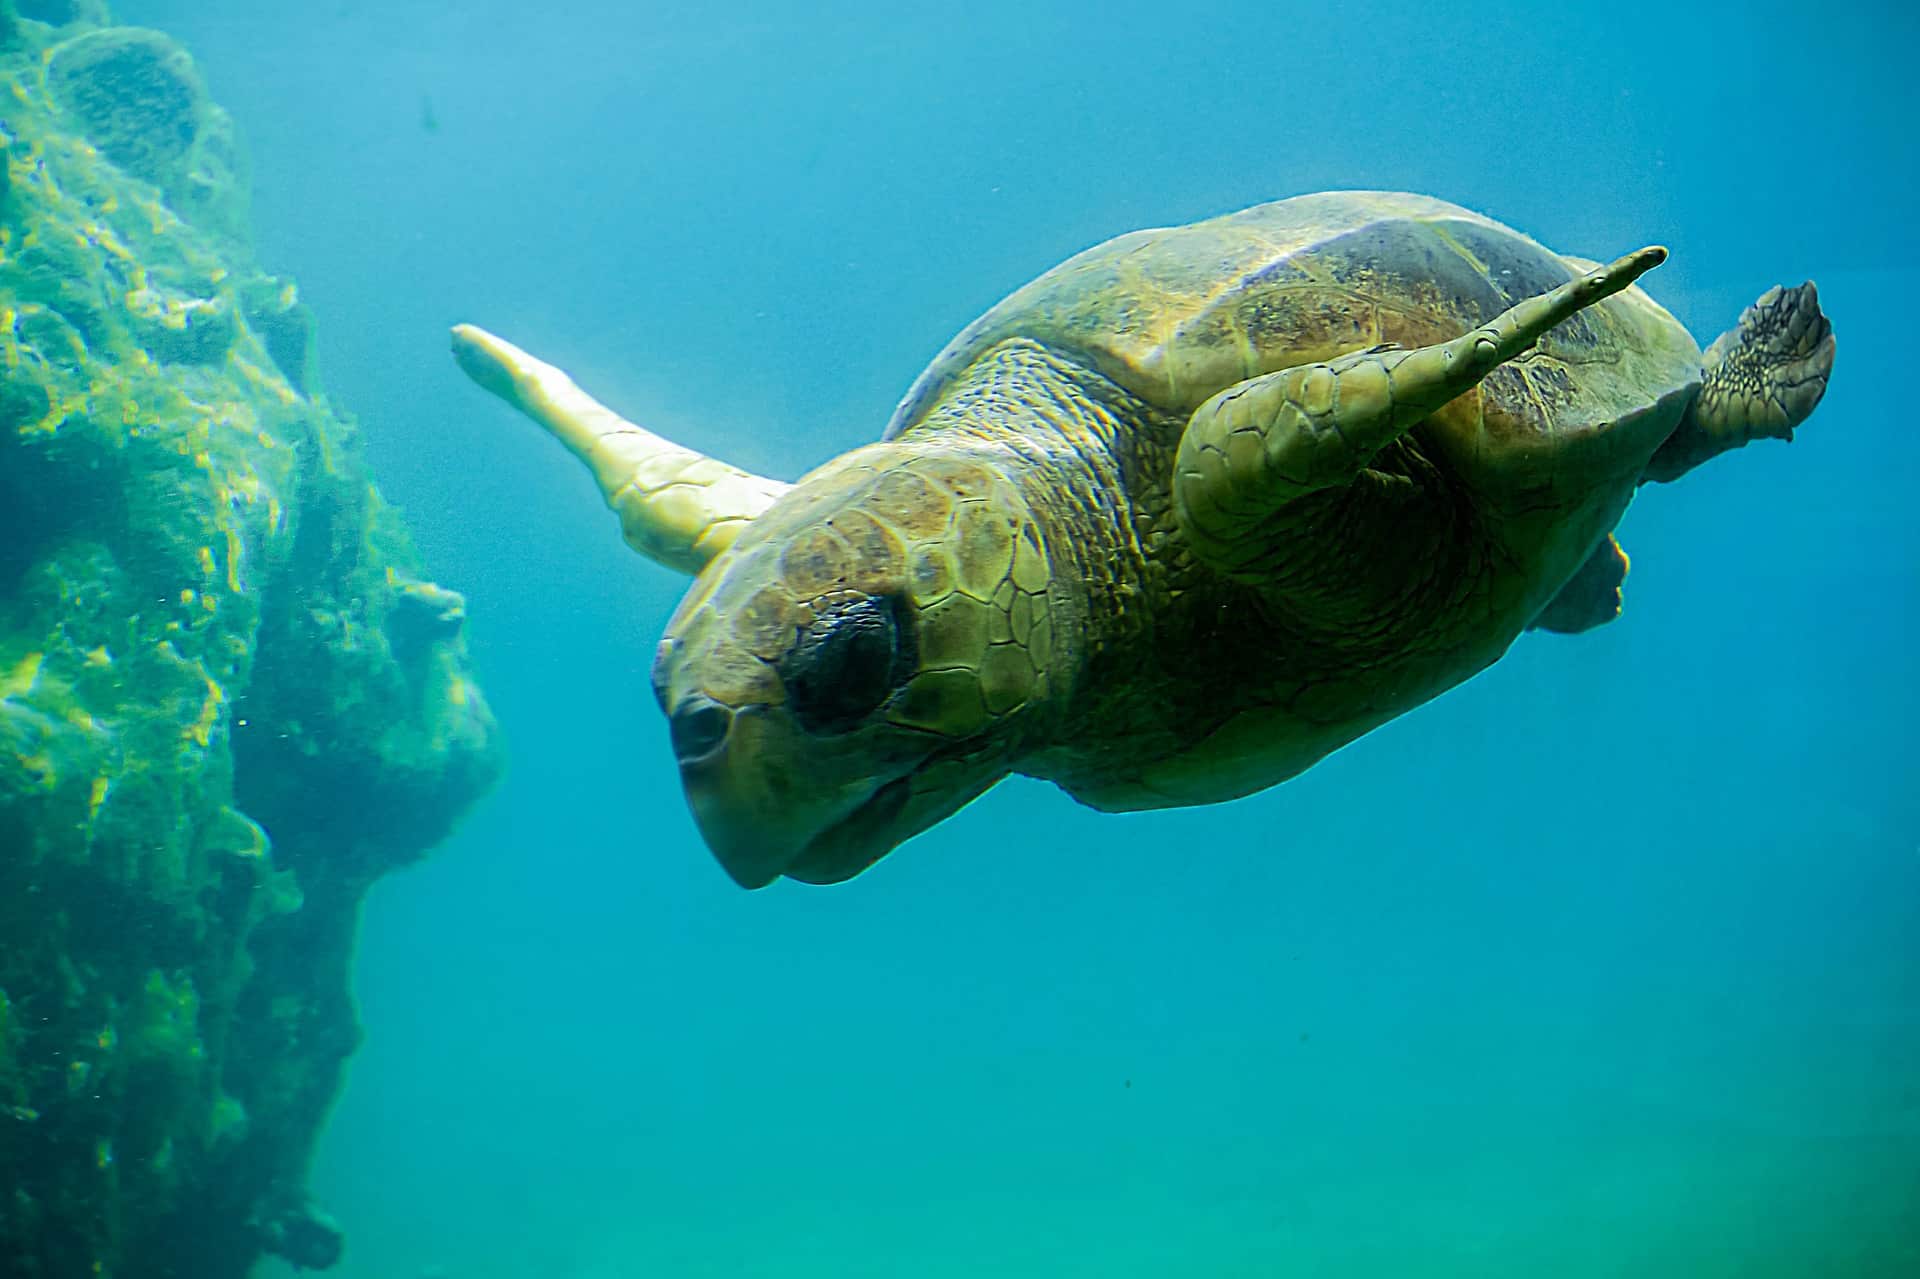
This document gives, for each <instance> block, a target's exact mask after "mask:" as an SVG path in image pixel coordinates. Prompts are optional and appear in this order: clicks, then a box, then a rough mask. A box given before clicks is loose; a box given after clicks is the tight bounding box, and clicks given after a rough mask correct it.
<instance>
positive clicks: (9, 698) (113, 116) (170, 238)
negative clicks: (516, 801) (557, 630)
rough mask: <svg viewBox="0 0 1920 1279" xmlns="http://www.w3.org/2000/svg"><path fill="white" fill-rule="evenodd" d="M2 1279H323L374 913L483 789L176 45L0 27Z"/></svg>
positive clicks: (89, 5)
mask: <svg viewBox="0 0 1920 1279" xmlns="http://www.w3.org/2000/svg"><path fill="white" fill-rule="evenodd" d="M0 94H3V95H5V96H6V97H7V98H8V99H9V100H7V101H6V102H5V103H4V110H0V161H3V162H4V163H0V173H4V182H0V1273H4V1274H6V1275H21V1276H35V1277H36V1279H65V1277H66V1276H81V1275H107V1276H120V1277H121V1279H149V1277H158V1276H182V1277H184V1276H194V1277H195V1279H225V1277H227V1276H235V1277H237V1276H240V1275H243V1274H244V1273H246V1271H247V1269H248V1268H249V1267H250V1266H251V1264H252V1263H253V1261H254V1260H255V1259H256V1258H257V1257H258V1256H259V1254H260V1252H261V1251H262V1250H263V1249H267V1248H271V1249H275V1250H278V1251H280V1252H282V1253H284V1254H287V1255H288V1256H289V1257H290V1258H291V1259H292V1260H294V1261H295V1262H296V1263H297V1264H300V1265H303V1266H308V1267H317V1266H321V1265H325V1264H328V1263H329V1262H330V1261H331V1260H332V1259H333V1258H334V1257H336V1256H337V1255H338V1253H339V1247H340V1232H339V1230H338V1229H337V1228H336V1227H335V1226H334V1225H333V1224H332V1223H331V1222H330V1221H329V1220H328V1219H327V1218H326V1216H325V1214H324V1213H323V1212H322V1211H320V1210H319V1209H318V1208H317V1207H315V1206H314V1205H312V1204H311V1203H310V1202H309V1201H308V1200H307V1197H306V1193H305V1189H304V1181H305V1172H306V1165H307V1161H308V1156H309V1153H310V1149H311V1146H312V1142H313V1139H314V1137H315V1134H316V1133H317V1131H318V1128H319V1126H320V1123H321V1121H322V1119H323V1117H324V1115H325V1113H326V1109H327V1107H328V1105H329V1104H330V1102H331V1100H332V1098H333V1096H334V1094H335V1091H336V1089H337V1087H338V1084H339V1079H340V1070H341V1066H342V1063H343V1062H344V1060H345V1058H346V1057H347V1055H348V1054H350V1053H351V1052H352V1051H353V1048H354V1046H355V1044H356V1042H357V1038H358V1034H359V1031H358V1027H357V1024H356V1022H355V1019H354V1015H353V1009H352V1005H351V1002H350V998H349V994H348V987H347V974H348V963H349V959H350V955H351V949H352V941H353V930H354V926H355V921H356V918H357V915H358V909H359V902H360V899H361V897H362V895H363V894H364V892H365V890H366V888H367V887H368V885H369V884H371V883H372V881H373V880H374V879H375V878H377V877H378V876H379V875H381V874H383V873H385V872H386V871H388V870H390V869H392V868H393V867H395V866H398V865H401V864H404V863H405V862H407V861H409V860H411V859H414V858H417V857H419V856H420V855H422V853H424V851H425V850H426V849H427V848H428V847H429V846H431V845H432V844H433V843H434V842H436V841H437V840H439V839H440V838H442V837H443V836H444V835H445V834H446V833H447V831H448V830H449V829H450V828H451V826H452V824H453V823H454V822H455V821H456V820H457V819H458V817H459V815H460V814H461V813H462V812H463V811H464V810H465V809H466V808H467V807H468V806H469V805H470V804H471V803H472V802H473V800H474V799H475V798H476V797H477V796H479V794H480V793H481V792H482V791H484V790H485V789H486V787H487V786H488V785H489V784H490V783H491V782H492V781H493V779H494V777H495V776H496V775H497V773H498V770H499V765H500V757H499V751H498V741H497V733H496V731H495V728H494V724H493V721H492V718H491V716H490V715H489V714H488V711H487V707H486V703H485V701H484V700H483V699H482V697H481V695H480V693H479V691H478V690H477V689H476V688H475V686H474V684H473V681H472V679H471V678H470V676H469V673H468V669H467V660H466V652H465V646H464V641H463V639H462V627H463V623H464V619H465V607H464V601H463V600H462V599H461V598H460V597H459V596H458V595H457V594H455V593H454V592H452V591H449V590H446V589H444V588H441V587H438V586H435V585H432V584H431V583H430V582H428V581H426V580H425V578H424V574H423V572H422V569H421V566H420V564H419V562H418V559H417V557H416V556H415V554H414V552H413V550H412V548H411V546H410V544H409V542H408V539H407V536H406V532H405V530H404V529H403V528H402V526H401V524H400V522H399V520H398V518H397V517H396V515H395V513H394V511H393V510H392V509H391V508H390V507H388V506H386V505H385V504H384V503H383V502H382V501H381V499H380V497H379V494H378V493H377V492H376V491H375V490H374V488H373V486H372V484H371V483H370V481H369V479H368V476H367V474H366V470H365V467H364V464H363V463H362V461H361V459H360V454H359V449H358V446H357V441H356V435H355V427H354V425H353V423H352V422H351V421H350V420H349V419H347V418H346V417H344V416H343V415H342V414H341V413H340V412H339V411H338V410H337V409H335V408H334V407H333V406H331V405H330V404H329V403H328V402H327V400H326V398H325V396H324V393H323V392H322V390H321V387H320V385H319V383H318V380H317V378H316V377H315V374H314V369H313V356H312V341H313V320H312V316H311V314H310V313H309V312H308V311H307V310H306V308H305V307H303V306H302V305H301V304H300V302H299V300H298V298H297V296H296V294H295V291H294V289H293V286H292V285H290V284H288V283H286V282H285V281H283V280H278V279H274V278H272V277H270V276H267V275H265V274H263V273H261V272H260V271H259V270H258V269H257V268H256V267H255V266H254V265H253V264H252V261H251V254H250V251H249V250H248V248H247V244H246V240H245V235H246V225H245V222H246V212H245V211H246V199H245V188H244V183H243V180H242V176H241V175H242V170H243V164H242V161H241V158H240V152H239V150H238V148H237V146H236V145H235V143H234V134H233V130H232V128H231V126H230V124H229V123H228V121H227V119H226V116H225V115H224V113H222V112H221V111H220V110H219V108H218V107H216V106H215V105H213V104H212V103H211V102H210V101H209V100H208V99H207V96H206V92H205V89H204V87H203V86H202V82H201V80H200V77H199V75H198V74H197V73H196V71H195V69H194V66H193V63H192V61H191V59H190V58H189V57H188V56H187V55H186V53H185V52H184V51H182V50H181V49H180V48H179V47H178V46H176V45H175V44H173V42H172V41H170V40H169V39H167V37H165V36H164V35H161V34H159V33H157V32H152V31H143V30H135V29H128V28H119V27H113V26H110V25H106V16H105V13H104V11H103V10H102V8H101V7H100V6H99V4H98V3H95V2H94V0H0Z"/></svg>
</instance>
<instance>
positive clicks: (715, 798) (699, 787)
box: [653, 445, 1053, 888]
mask: <svg viewBox="0 0 1920 1279" xmlns="http://www.w3.org/2000/svg"><path fill="white" fill-rule="evenodd" d="M1047 564H1048V560H1047V555H1046V548H1045V544H1044V540H1043V535H1042V531H1041V529H1040V528H1039V526H1038V525H1037V524H1036V523H1035V521H1034V519H1033V517H1032V514H1031V512H1030V511H1029V510H1028V508H1027V506H1026V503H1025V501H1024V500H1023V499H1022V497H1021V495H1020V493H1019V490H1018V488H1017V486H1016V485H1015V484H1014V483H1012V482H1011V481H1010V480H1009V479H1008V478H1007V477H1006V476H1005V475H1004V474H1002V473H1001V471H1000V469H999V468H998V467H997V466H995V465H992V464H990V463H988V462H986V461H982V460H975V459H967V458H955V457H950V456H938V455H935V456H927V455H916V454H915V453H913V452H910V451H909V450H908V449H907V448H906V447H905V446H901V445H875V446H873V447H871V448H866V449H861V450H859V451H857V452H855V453H851V454H848V455H847V456H845V457H843V458H840V459H838V460H836V461H835V462H833V463H830V464H829V465H828V466H826V467H824V468H822V469H821V470H819V471H816V472H815V473H814V474H812V475H810V476H808V477H807V478H806V479H804V480H802V481H801V482H800V483H799V484H798V485H797V486H796V487H795V488H794V489H792V490H791V491H790V492H788V493H787V494H785V495H784V496H783V497H781V498H780V499H779V501H777V502H776V503H775V504H774V505H773V506H772V508H771V509H769V510H767V511H765V512H764V513H762V514H760V515H759V516H757V517H756V518H755V519H754V520H753V522H752V523H751V524H750V525H748V526H747V527H746V528H745V529H743V530H742V531H741V532H740V533H739V535H738V537H737V539H736V540H735V542H734V543H733V546H732V548H731V549H730V550H728V551H727V552H726V553H725V554H723V555H721V556H720V557H719V558H717V559H715V560H714V561H713V563H712V564H711V565H709V566H708V567H707V568H706V569H705V570H704V571H703V572H702V573H701V574H700V576H699V578H698V580H697V581H696V582H695V584H694V587H693V589H692V591H690V592H689V593H688V595H687V597H686V599H685V601H684V602H683V603H682V604H681V606H680V609H679V611H678V612H677V613H676V614H675V615H674V618H673V620H672V622H671V623H669V624H668V627H667V633H666V638H665V639H663V640H662V641H661V644H660V649H659V655H658V657H657V659H656V661H655V665H654V676H653V680H654V690H655V692H656V693H657V695H658V696H659V698H660V704H661V707H662V709H663V710H665V711H666V713H667V717H668V720H669V723H670V725H671V731H672V738H673V747H674V753H675V755H676V756H677V757H678V759H679V761H680V771H681V777H682V780H683V781H684V782H685V785H686V792H687V799H688V802H689V803H690V804H691V805H692V808H693V813H694V816H695V818H696V820H697V821H698V822H699V824H700V829H701V832H702V833H703V834H704V835H705V836H706V839H707V843H708V844H709V845H710V846H711V847H712V849H713V851H714V853H715V855H716V856H717V857H718V858H719V859H720V863H721V864H722V865H723V866H725V867H726V869H727V871H728V873H729V874H731V875H732V876H733V878H734V879H735V880H737V881H738V882H739V883H741V884H742V885H744V886H746V887H748V888H757V887H759V886H761V885H763V884H765V883H768V882H769V881H771V880H773V879H774V878H776V877H777V876H779V875H782V874H785V875H790V876H792V877H793V878H795V879H801V880H806V881H808V882H812V883H832V882H835V881H838V880H843V879H848V878H850V877H852V876H853V875H856V874H858V873H859V872H860V871H862V870H865V869H866V868H867V867H868V866H871V865H872V864H873V863H874V862H876V861H878V860H879V859H880V858H881V857H882V856H884V855H885V854H886V853H887V852H888V851H890V850H891V849H892V848H893V847H894V846H895V845H897V844H899V843H900V842H901V841H902V840H905V839H907V838H909V837H910V836H913V835H915V834H918V833H919V832H920V831H923V830H925V829H926V828H927V827H929V826H931V825H933V824H934V823H936V822H938V821H940V820H941V819H942V818H944V817H946V816H947V815H949V814H950V813H952V812H954V811H955V810H956V809H958V808H959V807H961V806H962V805H963V804H965V803H967V802H968V801H969V800H971V799H973V798H974V797H975V796H977V795H979V794H980V793H981V792H982V791H984V790H986V789H987V788H988V787H989V786H991V785H993V784H994V783H995V782H997V781H998V780H1000V778H1002V777H1003V776H1005V775H1006V773H1007V771H1008V768H1009V764H1010V762H1011V757H1012V756H1013V755H1014V754H1015V753H1016V752H1017V750H1018V749H1019V747H1020V744H1021V742H1022V740H1023V739H1024V738H1025V737H1026V736H1027V735H1028V732H1029V731H1030V730H1031V728H1032V727H1033V726H1034V725H1035V724H1036V723H1037V721H1038V719H1039V718H1040V715H1041V714H1042V711H1043V707H1044V704H1045V701H1046V696H1047V689H1048V686H1049V683H1050V674H1051V670H1052V658H1053V624H1052V620H1051V616H1050V611H1049V607H1048V585H1049V581H1048V578H1049V574H1048V568H1047Z"/></svg>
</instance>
